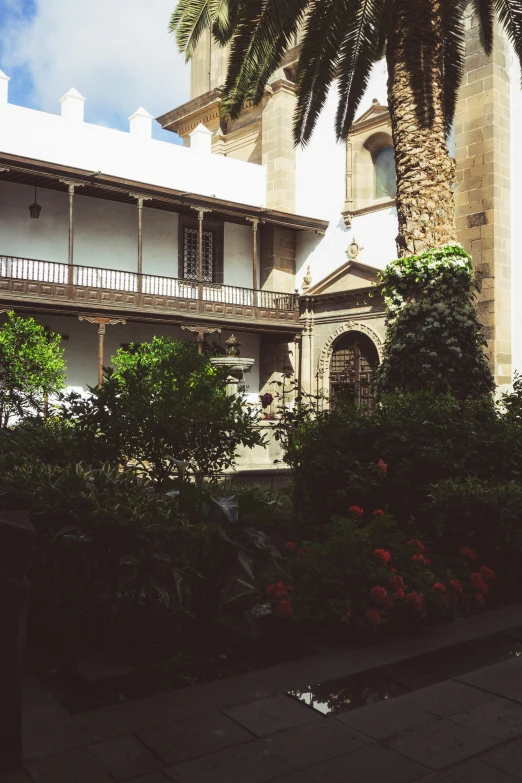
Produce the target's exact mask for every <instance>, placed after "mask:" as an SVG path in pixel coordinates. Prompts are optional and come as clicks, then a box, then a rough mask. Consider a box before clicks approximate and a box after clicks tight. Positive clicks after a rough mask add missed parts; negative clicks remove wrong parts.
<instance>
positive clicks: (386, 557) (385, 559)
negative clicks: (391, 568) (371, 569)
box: [373, 549, 391, 566]
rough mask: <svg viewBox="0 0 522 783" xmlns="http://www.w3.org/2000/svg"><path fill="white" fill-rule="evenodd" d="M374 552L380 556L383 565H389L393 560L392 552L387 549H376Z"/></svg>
mask: <svg viewBox="0 0 522 783" xmlns="http://www.w3.org/2000/svg"><path fill="white" fill-rule="evenodd" d="M373 554H374V555H375V556H376V557H378V558H379V560H380V561H381V565H383V566H385V565H388V563H389V562H390V561H391V554H390V552H388V550H386V549H374V552H373Z"/></svg>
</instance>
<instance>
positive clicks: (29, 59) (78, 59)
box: [0, 0, 189, 127]
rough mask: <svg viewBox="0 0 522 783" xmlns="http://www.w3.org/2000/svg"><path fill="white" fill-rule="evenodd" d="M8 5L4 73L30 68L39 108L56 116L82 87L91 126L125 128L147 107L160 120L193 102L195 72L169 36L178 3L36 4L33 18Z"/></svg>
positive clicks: (54, 0) (41, 0)
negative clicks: (191, 80) (63, 100)
mask: <svg viewBox="0 0 522 783" xmlns="http://www.w3.org/2000/svg"><path fill="white" fill-rule="evenodd" d="M2 1H3V2H6V6H4V8H5V7H7V9H8V13H7V15H6V16H7V19H6V20H5V22H4V24H3V25H2V27H1V31H0V36H1V39H2V40H1V43H2V50H3V51H2V68H3V70H5V71H6V72H7V73H8V75H13V71H14V70H15V69H16V68H23V69H24V71H25V72H26V73H27V74H28V75H29V77H30V81H31V83H32V90H33V95H32V96H31V97H32V100H33V101H34V103H35V104H36V105H37V106H38V108H40V109H42V110H44V111H51V112H56V113H58V112H59V106H60V105H59V99H60V97H61V96H62V95H63V94H64V93H65V92H67V90H69V89H70V88H71V87H76V89H78V90H79V91H80V92H81V93H82V95H84V96H85V97H86V98H87V101H86V104H85V119H86V120H87V121H88V122H96V123H103V124H109V125H115V124H118V125H119V126H120V127H126V126H127V117H129V116H130V115H131V114H132V113H133V112H134V111H135V110H136V109H137V108H138V107H139V106H141V105H143V106H144V107H145V108H146V109H147V110H148V111H149V112H150V113H151V114H153V115H154V116H157V115H158V114H162V113H164V112H166V111H169V110H170V109H173V108H174V107H175V106H177V105H179V104H180V103H183V102H184V101H186V100H187V99H188V85H189V68H188V67H187V66H185V65H184V61H183V57H182V56H181V55H179V54H178V52H177V49H176V46H175V42H174V40H173V39H172V37H171V36H170V35H169V33H168V32H167V27H168V22H169V16H170V14H171V12H172V10H173V8H174V6H175V2H176V0H33V10H34V13H32V14H31V15H30V18H25V17H24V16H23V15H21V14H16V13H13V9H15V8H16V3H14V2H12V0H0V4H1V3H2ZM9 11H10V13H9Z"/></svg>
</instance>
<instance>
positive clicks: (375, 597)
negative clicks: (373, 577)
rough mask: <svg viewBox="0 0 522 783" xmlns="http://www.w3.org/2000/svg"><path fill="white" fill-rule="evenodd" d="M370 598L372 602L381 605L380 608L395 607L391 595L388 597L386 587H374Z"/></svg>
mask: <svg viewBox="0 0 522 783" xmlns="http://www.w3.org/2000/svg"><path fill="white" fill-rule="evenodd" d="M370 596H371V598H372V601H374V603H376V604H379V605H380V606H387V607H390V606H393V598H392V597H391V595H388V591H387V590H386V588H385V587H379V586H378V585H377V586H376V587H372V589H371V590H370Z"/></svg>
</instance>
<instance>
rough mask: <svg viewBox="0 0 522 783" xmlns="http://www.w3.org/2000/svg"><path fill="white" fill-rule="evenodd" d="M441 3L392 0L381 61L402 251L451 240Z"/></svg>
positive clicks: (450, 174)
mask: <svg viewBox="0 0 522 783" xmlns="http://www.w3.org/2000/svg"><path fill="white" fill-rule="evenodd" d="M441 4H442V3H441V0H407V2H405V1H404V0H395V2H393V3H392V4H391V11H390V17H389V26H388V31H389V32H388V43H387V49H386V60H387V63H388V103H389V108H390V115H391V122H392V128H393V142H394V146H395V158H396V166H397V212H398V219H399V247H400V252H401V255H409V254H416V253H422V252H424V251H426V250H429V249H431V248H435V247H440V246H441V245H445V244H447V243H448V242H452V241H455V240H456V229H455V211H454V209H455V208H454V200H453V190H452V184H453V178H454V161H453V160H452V158H450V155H449V152H448V147H447V144H446V135H445V129H444V104H443V89H442V71H443V49H442V9H441Z"/></svg>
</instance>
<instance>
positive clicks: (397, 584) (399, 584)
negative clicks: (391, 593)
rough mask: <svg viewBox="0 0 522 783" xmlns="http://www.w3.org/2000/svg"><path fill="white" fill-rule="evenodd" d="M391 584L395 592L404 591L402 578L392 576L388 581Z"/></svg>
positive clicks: (404, 586)
mask: <svg viewBox="0 0 522 783" xmlns="http://www.w3.org/2000/svg"><path fill="white" fill-rule="evenodd" d="M390 582H391V584H392V585H393V587H394V588H395V590H405V589H406V585H405V584H404V579H403V578H402V576H392V577H391V579H390Z"/></svg>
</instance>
